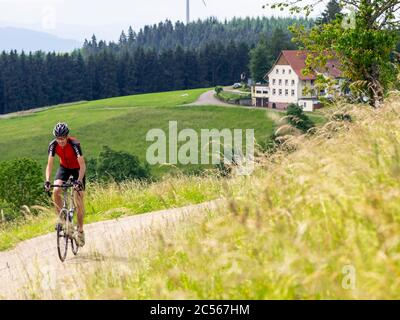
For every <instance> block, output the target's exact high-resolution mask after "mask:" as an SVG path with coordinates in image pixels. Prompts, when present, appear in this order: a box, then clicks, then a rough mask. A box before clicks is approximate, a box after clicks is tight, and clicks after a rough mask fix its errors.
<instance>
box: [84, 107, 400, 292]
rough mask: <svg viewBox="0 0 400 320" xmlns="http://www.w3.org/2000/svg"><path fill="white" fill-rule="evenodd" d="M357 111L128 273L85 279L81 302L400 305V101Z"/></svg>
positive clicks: (272, 162)
mask: <svg viewBox="0 0 400 320" xmlns="http://www.w3.org/2000/svg"><path fill="white" fill-rule="evenodd" d="M346 112H347V111H346ZM348 112H349V113H350V114H351V115H352V118H353V119H355V121H354V122H353V123H349V122H336V121H331V122H329V123H327V124H326V125H325V126H324V128H323V129H321V130H320V131H319V132H318V134H317V135H316V136H315V137H314V138H312V139H305V138H304V137H296V138H293V139H290V140H288V141H287V145H289V144H290V149H293V148H295V149H297V151H295V152H292V153H291V154H287V153H286V152H282V153H278V154H276V155H275V156H273V157H270V158H267V159H265V160H264V162H263V166H262V168H261V169H259V170H258V171H257V173H256V174H254V175H253V176H251V177H248V178H245V184H244V185H243V186H242V187H241V192H239V193H236V194H233V193H231V192H229V191H228V192H226V193H225V196H226V197H227V199H228V207H226V208H223V209H222V210H221V211H219V212H214V213H212V214H210V215H209V216H208V217H207V218H206V219H203V220H202V221H201V222H198V224H196V225H193V224H192V225H184V226H182V228H181V229H179V230H176V231H175V232H171V230H167V231H165V232H163V233H162V234H161V235H160V234H159V235H158V236H157V237H156V238H155V239H150V240H148V241H149V242H150V243H151V245H150V248H149V249H146V250H145V251H144V252H143V253H141V255H140V259H137V257H136V258H135V257H132V259H131V261H130V263H129V267H130V268H129V270H128V271H126V270H125V271H124V272H122V271H121V270H119V269H118V267H117V266H112V265H102V266H101V267H99V268H98V270H97V271H96V272H94V273H90V274H87V275H85V279H86V280H85V290H84V291H83V295H84V297H86V298H89V299H93V298H105V299H181V298H184V299H299V298H301V299H353V298H356V299H398V298H399V290H398V288H399V285H400V271H399V270H400V224H399V223H400V103H399V102H398V100H397V101H396V100H394V99H392V100H389V101H388V102H387V103H386V105H385V107H384V108H383V109H381V110H377V111H375V110H371V109H370V108H369V107H366V106H358V107H356V108H353V107H351V110H348ZM240 179H242V180H243V178H240ZM228 190H229V189H228ZM157 239H158V240H157Z"/></svg>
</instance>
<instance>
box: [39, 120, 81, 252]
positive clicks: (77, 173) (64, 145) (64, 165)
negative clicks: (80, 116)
mask: <svg viewBox="0 0 400 320" xmlns="http://www.w3.org/2000/svg"><path fill="white" fill-rule="evenodd" d="M53 135H54V137H55V139H54V140H53V141H51V142H50V144H49V149H48V160H47V167H46V182H45V184H44V187H45V190H46V191H50V186H51V183H50V175H51V172H52V170H53V163H54V157H55V155H56V154H57V155H58V156H59V158H60V167H59V168H58V170H57V173H56V177H55V181H54V184H55V185H61V184H63V183H65V182H66V181H67V180H68V178H69V177H70V176H71V175H72V176H73V178H74V180H75V181H74V190H75V191H78V192H74V195H75V203H76V207H77V216H78V232H77V234H75V235H74V238H75V239H76V242H77V244H78V245H79V246H81V247H82V246H84V245H85V233H84V232H83V217H84V213H85V208H84V203H83V197H84V190H85V172H86V164H85V159H84V158H83V154H82V150H81V146H80V143H79V141H78V140H76V139H75V138H73V137H70V136H69V128H68V126H67V124H66V123H57V124H56V126H55V127H54V130H53ZM61 192H62V190H61V188H54V205H55V211H56V215H57V217H59V212H60V209H61V207H62V199H61ZM59 219H60V217H59ZM58 223H64V222H63V221H58Z"/></svg>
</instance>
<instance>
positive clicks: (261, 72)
mask: <svg viewBox="0 0 400 320" xmlns="http://www.w3.org/2000/svg"><path fill="white" fill-rule="evenodd" d="M272 61H273V57H272V55H271V53H270V48H269V47H268V44H267V42H266V41H265V39H262V40H261V41H260V42H259V43H258V45H257V46H256V47H255V48H254V49H253V50H251V51H250V65H249V69H250V73H251V78H252V80H253V82H256V83H257V82H265V79H264V76H265V74H266V73H267V72H268V70H269V69H271V66H272Z"/></svg>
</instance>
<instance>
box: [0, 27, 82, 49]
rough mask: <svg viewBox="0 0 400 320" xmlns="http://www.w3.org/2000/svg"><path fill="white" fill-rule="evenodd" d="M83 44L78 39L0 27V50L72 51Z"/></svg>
mask: <svg viewBox="0 0 400 320" xmlns="http://www.w3.org/2000/svg"><path fill="white" fill-rule="evenodd" d="M80 46H81V43H79V42H78V41H76V40H71V39H62V38H59V37H57V36H54V35H52V34H49V33H45V32H39V31H33V30H29V29H23V28H13V27H0V51H3V50H5V51H10V50H17V51H22V50H24V51H25V52H29V51H32V52H34V51H39V50H40V51H45V52H52V51H55V52H71V51H73V50H74V49H77V48H79V47H80Z"/></svg>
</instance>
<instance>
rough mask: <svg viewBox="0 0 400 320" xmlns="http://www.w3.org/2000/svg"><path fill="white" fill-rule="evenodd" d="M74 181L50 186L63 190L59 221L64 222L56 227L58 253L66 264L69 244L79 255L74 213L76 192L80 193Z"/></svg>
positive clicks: (74, 252)
mask: <svg viewBox="0 0 400 320" xmlns="http://www.w3.org/2000/svg"><path fill="white" fill-rule="evenodd" d="M73 181H74V179H73V177H72V176H70V177H69V179H68V181H67V182H65V183H63V184H61V185H54V184H52V185H50V188H61V189H62V190H63V206H62V208H61V210H60V213H59V218H60V219H59V221H62V222H59V223H57V225H56V231H57V251H58V256H59V258H60V260H61V261H62V262H64V261H65V258H66V257H67V252H68V243H69V242H70V243H71V250H72V253H73V254H74V255H77V254H78V249H79V246H78V243H77V242H76V239H75V237H74V234H76V233H77V226H76V225H75V224H74V213H75V209H76V206H75V201H74V192H78V193H79V191H76V190H75V189H73V187H74V184H73ZM70 190H71V191H70ZM49 195H50V192H49Z"/></svg>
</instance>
